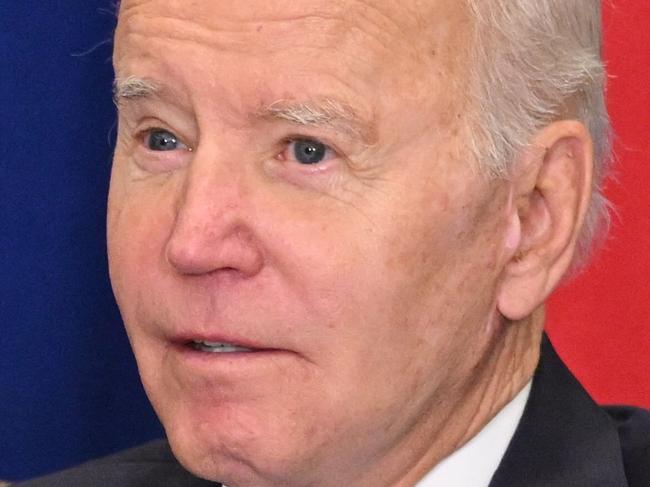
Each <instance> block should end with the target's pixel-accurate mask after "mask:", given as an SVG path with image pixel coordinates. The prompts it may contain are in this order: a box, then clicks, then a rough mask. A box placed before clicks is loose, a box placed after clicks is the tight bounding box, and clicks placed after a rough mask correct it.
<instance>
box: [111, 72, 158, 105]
mask: <svg viewBox="0 0 650 487" xmlns="http://www.w3.org/2000/svg"><path fill="white" fill-rule="evenodd" d="M158 91H159V90H158V87H157V86H156V84H155V83H153V82H152V81H149V80H146V79H143V78H138V77H137V76H128V77H126V78H115V81H114V82H113V101H114V102H115V104H116V105H119V104H120V102H121V101H122V100H128V99H133V98H146V97H148V96H152V95H155V94H156V93H158Z"/></svg>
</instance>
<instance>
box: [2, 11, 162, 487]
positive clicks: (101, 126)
mask: <svg viewBox="0 0 650 487" xmlns="http://www.w3.org/2000/svg"><path fill="white" fill-rule="evenodd" d="M112 3H113V2H112V1H110V0H60V1H55V2H43V1H42V0H20V1H13V0H0V6H1V7H2V9H1V10H2V15H0V63H1V64H0V66H1V68H0V96H1V104H0V107H1V108H0V109H1V110H2V116H0V164H1V166H0V168H1V170H2V178H1V179H0V195H1V198H0V230H1V231H0V239H1V240H0V263H1V270H2V277H1V278H0V323H1V324H2V329H1V330H0V478H5V479H13V480H15V479H22V478H27V477H31V476H34V475H38V474H42V473H45V472H49V471H53V470H57V469H60V468H63V467H66V466H69V465H72V464H74V463H78V462H80V461H83V460H85V459H87V458H91V457H95V456H99V455H103V454H106V453H109V452H111V451H116V450H119V449H122V448H124V447H127V446H131V445H134V444H137V443H140V442H143V441H145V440H148V439H151V438H153V437H157V436H161V435H162V431H161V428H160V425H159V424H158V422H157V420H156V419H155V416H154V414H153V412H152V411H151V408H150V406H149V404H148V402H147V400H146V398H145V396H144V393H143V391H142V388H141V386H140V382H139V380H138V376H137V370H136V367H135V363H134V360H133V357H132V354H131V351H130V349H129V346H128V343H127V339H126V335H125V333H124V331H123V328H122V323H121V322H120V318H119V314H118V311H117V308H116V306H115V303H114V301H113V298H112V294H111V290H110V285H109V282H108V277H107V264H106V248H105V233H104V219H105V200H106V193H107V188H108V178H109V171H110V159H111V151H112V144H113V142H112V138H113V135H114V123H115V122H114V110H113V106H112V102H111V95H110V91H111V80H112V69H111V64H110V56H111V47H112V42H111V36H112V30H113V28H114V22H115V19H114V12H113V10H114V6H113V5H112Z"/></svg>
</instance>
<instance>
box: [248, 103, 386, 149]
mask: <svg viewBox="0 0 650 487" xmlns="http://www.w3.org/2000/svg"><path fill="white" fill-rule="evenodd" d="M258 116H260V117H261V118H264V119H276V120H284V121H287V122H290V123H293V124H296V125H302V126H307V127H325V128H331V129H335V130H342V131H344V132H348V133H350V134H351V135H353V136H354V137H355V138H361V139H362V140H363V141H364V142H365V143H366V145H372V144H374V143H375V142H376V127H375V126H374V124H373V123H370V122H366V121H364V120H363V119H362V118H361V117H360V116H359V115H358V114H357V113H356V112H355V110H354V109H353V108H352V107H351V106H350V105H348V104H346V103H343V102H340V101H338V100H334V99H332V98H322V99H320V100H317V101H314V100H312V101H304V102H295V101H289V100H277V101H275V102H273V103H271V104H270V105H268V106H266V107H264V108H262V109H261V110H260V111H259V113H258Z"/></svg>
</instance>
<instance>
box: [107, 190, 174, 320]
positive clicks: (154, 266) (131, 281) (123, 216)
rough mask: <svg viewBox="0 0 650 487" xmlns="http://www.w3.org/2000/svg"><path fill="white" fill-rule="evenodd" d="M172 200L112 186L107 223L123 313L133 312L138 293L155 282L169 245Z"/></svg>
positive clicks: (113, 274)
mask: <svg viewBox="0 0 650 487" xmlns="http://www.w3.org/2000/svg"><path fill="white" fill-rule="evenodd" d="M169 200H170V198H169V197H168V196H166V195H165V194H159V193H149V192H146V191H142V192H135V191H133V192H124V191H121V190H120V188H116V189H115V190H114V189H113V186H112V187H111V193H110V196H109V205H108V222H107V240H108V256H109V270H110V275H111V282H112V284H113V288H114V291H115V295H116V299H117V301H118V304H119V305H120V309H121V311H122V313H123V314H125V313H126V314H127V315H128V314H130V312H131V306H132V305H133V304H134V303H133V301H134V299H135V296H137V295H138V293H139V292H140V290H142V289H146V287H147V286H149V285H150V284H151V283H152V282H154V279H155V274H156V273H157V272H159V270H160V267H161V262H163V261H164V258H165V256H164V252H165V244H166V242H167V240H168V238H169V235H170V232H171V229H172V226H173V221H174V213H173V211H172V210H171V209H172V208H173V205H172V204H170V202H169ZM125 318H127V317H126V316H125Z"/></svg>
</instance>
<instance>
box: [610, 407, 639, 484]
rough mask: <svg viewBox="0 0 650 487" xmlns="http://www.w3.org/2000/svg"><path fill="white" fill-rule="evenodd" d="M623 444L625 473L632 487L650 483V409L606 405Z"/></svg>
mask: <svg viewBox="0 0 650 487" xmlns="http://www.w3.org/2000/svg"><path fill="white" fill-rule="evenodd" d="M603 409H604V410H605V412H607V414H608V415H609V416H610V418H611V419H612V421H613V422H614V425H615V426H616V429H617V430H618V435H619V438H620V444H621V453H622V455H623V464H624V466H625V474H626V476H627V478H628V481H629V483H630V486H631V487H636V486H639V487H641V486H648V485H650V411H646V410H644V409H638V408H633V407H628V406H606V407H604V408H603Z"/></svg>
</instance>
